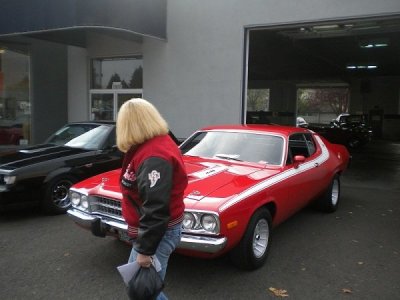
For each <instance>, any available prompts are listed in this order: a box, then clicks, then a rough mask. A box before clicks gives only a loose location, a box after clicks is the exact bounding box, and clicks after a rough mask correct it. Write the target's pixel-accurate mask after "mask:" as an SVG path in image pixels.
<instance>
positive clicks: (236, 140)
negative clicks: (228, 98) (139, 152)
mask: <svg viewBox="0 0 400 300" xmlns="http://www.w3.org/2000/svg"><path fill="white" fill-rule="evenodd" d="M180 149H181V151H182V153H183V154H185V155H189V156H201V157H207V158H215V159H226V160H235V161H248V162H255V163H263V164H271V165H280V164H281V163H282V157H283V138H282V137H279V136H275V135H269V134H256V133H247V132H230V131H203V132H198V133H196V134H195V135H194V136H192V137H191V138H189V139H188V140H187V141H185V142H184V143H183V144H182V146H181V147H180Z"/></svg>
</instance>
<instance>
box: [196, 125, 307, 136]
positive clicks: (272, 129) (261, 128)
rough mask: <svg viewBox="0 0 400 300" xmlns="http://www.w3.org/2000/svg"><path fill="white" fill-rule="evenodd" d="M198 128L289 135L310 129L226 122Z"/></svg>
mask: <svg viewBox="0 0 400 300" xmlns="http://www.w3.org/2000/svg"><path fill="white" fill-rule="evenodd" d="M200 130H203V131H212V130H234V131H257V132H262V133H277V134H281V135H290V134H292V133H294V132H307V133H309V132H310V131H309V130H308V129H306V128H301V127H295V126H284V125H275V124H269V125H264V124H247V125H241V124H227V125H212V126H207V127H203V128H201V129H200Z"/></svg>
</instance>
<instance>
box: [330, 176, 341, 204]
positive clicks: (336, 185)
mask: <svg viewBox="0 0 400 300" xmlns="http://www.w3.org/2000/svg"><path fill="white" fill-rule="evenodd" d="M338 200H339V182H338V181H337V180H334V181H333V185H332V195H331V201H332V205H333V206H336V204H337V203H338Z"/></svg>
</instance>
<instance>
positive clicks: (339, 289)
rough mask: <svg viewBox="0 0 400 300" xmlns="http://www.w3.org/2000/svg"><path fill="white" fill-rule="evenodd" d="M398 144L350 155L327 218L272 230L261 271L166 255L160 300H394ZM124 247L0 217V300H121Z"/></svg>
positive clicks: (399, 242) (39, 222)
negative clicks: (163, 299) (279, 293)
mask: <svg viewBox="0 0 400 300" xmlns="http://www.w3.org/2000/svg"><path fill="white" fill-rule="evenodd" d="M399 178H400V144H399V143H387V142H374V143H373V144H371V145H369V146H368V147H367V148H366V149H364V150H363V151H360V152H357V153H354V154H353V162H352V166H351V168H350V169H349V170H348V172H347V173H346V174H345V175H344V176H343V177H342V198H341V203H340V208H339V210H338V211H337V212H336V213H333V214H322V213H319V212H315V211H314V210H312V209H304V210H303V211H301V212H300V213H298V214H297V215H295V216H294V217H293V218H291V219H290V220H288V221H287V222H285V223H284V224H282V225H280V226H279V227H277V228H276V229H275V231H274V236H273V242H272V248H271V252H270V256H269V258H268V261H267V263H266V265H265V266H264V267H263V268H261V269H259V270H256V271H253V272H243V271H240V270H237V269H236V268H235V267H233V266H232V264H231V263H230V261H229V259H228V258H220V259H216V260H209V261H204V260H199V259H193V258H189V257H183V256H179V255H173V256H172V258H171V261H170V267H169V270H168V273H167V279H166V289H165V291H166V293H167V295H168V296H169V297H170V299H193V300H196V299H199V300H204V299H210V300H211V299H213V300H214V299H253V300H256V299H279V298H281V297H278V296H276V295H274V294H273V293H272V292H271V291H270V290H269V289H270V288H275V289H277V290H286V293H284V294H286V295H288V296H289V298H287V299H328V300H329V299H332V300H333V299H335V300H336V299H399V295H400V280H399V278H400V232H399V230H400V218H399V213H400V200H399V199H400V180H399ZM129 250H130V249H129V247H128V246H127V245H125V244H122V243H120V242H118V241H115V240H113V239H111V238H107V239H101V238H96V237H93V236H91V234H90V233H88V232H86V231H84V230H82V229H80V228H78V227H77V226H75V225H74V224H73V223H72V222H71V220H70V219H69V218H68V217H67V216H66V215H60V216H44V215H42V214H41V213H40V212H38V211H33V210H29V211H22V212H21V211H20V212H12V213H5V214H4V213H3V214H1V215H0V270H1V272H0V299H5V300H8V299H85V300H88V299H127V297H126V293H125V289H124V286H123V283H122V280H121V278H120V277H119V275H118V273H117V271H116V267H117V266H118V265H120V264H123V263H125V261H126V260H127V258H128V255H129Z"/></svg>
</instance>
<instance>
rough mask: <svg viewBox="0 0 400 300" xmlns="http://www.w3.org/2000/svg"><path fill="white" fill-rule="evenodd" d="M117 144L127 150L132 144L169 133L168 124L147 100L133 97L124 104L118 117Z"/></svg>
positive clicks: (119, 147)
mask: <svg viewBox="0 0 400 300" xmlns="http://www.w3.org/2000/svg"><path fill="white" fill-rule="evenodd" d="M116 132H117V146H118V149H119V150H121V151H122V152H127V151H128V150H129V149H130V148H131V147H132V146H137V145H140V144H142V143H144V142H145V141H147V140H149V139H151V138H153V137H155V136H158V135H165V134H168V124H167V122H166V121H165V120H164V118H163V117H162V116H161V114H160V113H159V111H158V110H157V108H155V107H154V105H153V104H151V103H150V102H148V101H147V100H144V99H141V98H133V99H130V100H128V101H126V102H125V103H124V104H122V106H121V108H120V110H119V112H118V117H117V131H116Z"/></svg>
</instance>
